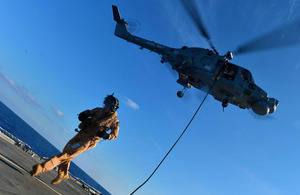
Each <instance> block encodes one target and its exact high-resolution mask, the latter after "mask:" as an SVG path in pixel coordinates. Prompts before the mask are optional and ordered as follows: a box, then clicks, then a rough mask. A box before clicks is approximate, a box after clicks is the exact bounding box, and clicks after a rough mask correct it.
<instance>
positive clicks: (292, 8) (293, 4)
mask: <svg viewBox="0 0 300 195" xmlns="http://www.w3.org/2000/svg"><path fill="white" fill-rule="evenodd" d="M296 6H297V0H291V1H290V8H289V17H288V19H290V18H291V16H292V15H293V14H294V12H295V8H296Z"/></svg>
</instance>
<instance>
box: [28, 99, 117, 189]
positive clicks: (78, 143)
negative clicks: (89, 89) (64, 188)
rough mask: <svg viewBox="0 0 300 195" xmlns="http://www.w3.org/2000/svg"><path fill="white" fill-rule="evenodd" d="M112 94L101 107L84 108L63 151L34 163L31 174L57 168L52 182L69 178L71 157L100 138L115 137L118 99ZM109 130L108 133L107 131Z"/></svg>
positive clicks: (91, 145)
mask: <svg viewBox="0 0 300 195" xmlns="http://www.w3.org/2000/svg"><path fill="white" fill-rule="evenodd" d="M113 95H114V94H112V95H108V96H107V97H106V98H105V99H104V101H103V104H104V107H103V108H98V107H97V108H94V109H92V110H85V111H83V112H81V113H80V114H79V115H78V119H79V120H80V121H81V123H80V124H79V126H78V127H79V129H80V131H78V130H77V129H76V130H77V132H78V133H77V135H75V136H74V137H73V138H72V139H71V140H70V141H69V142H68V143H67V144H66V146H65V148H64V149H63V152H62V153H61V154H59V155H57V156H54V157H52V158H51V159H49V160H47V161H45V162H43V163H41V164H37V165H34V166H33V167H32V170H31V171H30V174H31V176H36V175H38V174H41V173H45V172H47V171H50V170H52V169H54V168H55V167H56V166H58V165H59V164H60V166H59V168H58V174H57V177H56V178H55V179H53V180H52V182H51V183H52V184H58V183H60V182H61V181H63V180H67V179H69V174H68V169H69V166H70V163H71V161H72V159H73V158H74V157H75V156H77V155H78V154H80V153H82V152H84V151H86V150H88V149H91V148H94V147H95V146H96V145H97V143H98V141H99V140H101V139H105V140H113V139H116V138H117V136H118V132H119V120H118V118H117V112H116V111H117V109H118V108H119V100H118V99H117V98H116V97H114V96H113ZM109 130H111V131H110V133H108V132H109Z"/></svg>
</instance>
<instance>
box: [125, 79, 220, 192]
mask: <svg viewBox="0 0 300 195" xmlns="http://www.w3.org/2000/svg"><path fill="white" fill-rule="evenodd" d="M214 83H215V82H214ZM213 85H214V84H213ZM209 92H210V91H208V92H207V93H206V96H205V97H204V99H203V100H202V102H201V104H200V105H199V107H198V109H197V110H196V112H195V114H194V116H193V117H192V119H191V120H190V122H189V123H188V125H187V126H186V127H185V129H184V130H183V132H182V133H181V135H180V136H179V138H178V139H177V140H176V142H175V143H174V144H173V146H172V147H171V149H170V150H169V152H168V153H167V154H166V155H165V157H164V158H163V159H162V160H161V161H160V163H159V165H158V166H157V167H156V168H155V170H154V171H153V172H152V174H151V175H150V176H149V177H148V179H146V181H144V183H142V184H141V185H140V186H139V187H138V188H136V189H135V190H134V191H133V192H132V193H131V194H130V195H132V194H134V193H135V192H136V191H137V190H138V189H140V188H141V187H142V186H143V185H144V184H145V183H147V182H148V181H149V179H150V178H151V177H152V176H153V175H154V173H155V172H156V171H157V169H158V168H159V167H160V165H161V164H162V163H163V162H164V160H165V159H166V158H167V156H168V155H169V154H170V152H171V151H172V150H173V148H174V147H175V145H176V144H177V142H178V141H179V140H180V138H181V137H182V136H183V134H184V133H185V131H186V130H187V129H188V127H189V126H190V124H191V123H192V121H193V120H194V118H195V116H196V115H197V113H198V111H199V110H200V108H201V106H202V104H203V103H204V101H205V99H206V98H207V96H208V94H209Z"/></svg>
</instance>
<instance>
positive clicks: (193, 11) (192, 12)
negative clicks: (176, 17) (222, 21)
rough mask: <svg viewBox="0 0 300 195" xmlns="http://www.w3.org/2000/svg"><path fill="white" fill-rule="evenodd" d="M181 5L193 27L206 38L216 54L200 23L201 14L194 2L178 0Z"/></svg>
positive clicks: (191, 0)
mask: <svg viewBox="0 0 300 195" xmlns="http://www.w3.org/2000/svg"><path fill="white" fill-rule="evenodd" d="M180 2H181V3H182V5H183V7H184V8H185V11H186V12H187V14H188V15H189V16H190V18H191V19H192V21H193V22H194V23H195V25H196V26H197V28H198V31H199V32H200V33H201V34H202V36H204V37H205V38H206V40H207V41H208V43H209V45H210V47H211V48H212V49H213V50H214V51H215V53H217V54H218V51H217V50H216V48H215V47H214V45H213V43H212V41H211V38H210V36H209V34H208V32H207V30H206V29H205V27H204V23H203V22H202V18H201V14H200V11H199V9H198V8H197V4H196V3H195V1H194V0H180Z"/></svg>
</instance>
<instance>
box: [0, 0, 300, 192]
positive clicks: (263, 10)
mask: <svg viewBox="0 0 300 195" xmlns="http://www.w3.org/2000/svg"><path fill="white" fill-rule="evenodd" d="M197 2H198V5H199V8H200V10H201V13H202V18H203V20H204V23H205V26H206V27H207V29H208V31H209V33H210V35H211V37H212V39H213V42H214V44H215V46H216V48H217V49H218V51H219V52H220V53H222V54H223V53H226V52H227V51H228V50H234V49H235V48H236V47H237V46H238V45H239V44H242V43H245V42H247V41H249V40H251V39H252V38H255V37H256V36H259V35H261V34H263V33H265V32H268V31H269V30H272V29H275V28H276V27H278V26H281V25H283V24H285V23H290V22H292V21H294V20H295V19H297V18H299V17H300V16H299V14H298V13H299V11H300V2H299V0H289V1H279V0H272V1H271V0H263V1H258V0H256V1H251V2H250V1H237V0H233V1H227V2H225V1H221V0H211V1H197ZM112 4H115V5H117V6H118V7H119V9H120V12H121V16H122V17H124V18H125V19H134V20H137V21H138V22H139V23H140V24H141V30H140V31H139V32H138V33H137V34H136V35H137V36H140V37H143V38H146V39H148V40H153V41H156V42H158V43H161V44H164V45H167V46H170V47H176V48H180V47H182V46H183V45H187V46H197V47H204V48H208V44H207V43H206V41H205V40H204V38H202V37H201V36H200V35H199V34H198V32H197V31H196V29H195V27H194V25H193V23H192V22H191V21H190V20H189V18H188V16H187V15H186V13H185V12H184V11H183V9H182V7H181V4H179V2H178V1H171V0H164V1H158V0H153V1H137V0H128V1H126V2H125V1H117V0H114V1H97V0H89V1H79V0H72V1H71V0H65V1H55V0H54V1H53V0H52V1H47V0H45V1H43V2H41V1H38V0H27V1H10V0H2V1H1V2H0V24H1V26H0V43H1V44H0V100H1V101H2V102H4V103H5V104H6V105H8V106H9V107H10V108H11V109H12V110H14V111H15V112H16V113H17V114H18V115H19V116H21V117H22V118H23V119H24V120H25V121H26V122H28V123H29V124H30V125H31V126H32V127H33V128H35V129H36V130H37V131H38V132H39V133H40V134H42V135H43V136H44V137H45V138H46V139H48V140H49V141H50V142H51V143H52V144H54V145H55V146H56V147H57V148H59V149H60V150H61V149H62V148H63V147H64V145H65V143H66V142H67V141H68V140H69V139H70V138H71V137H72V136H74V135H75V132H74V128H76V127H77V125H78V120H77V114H78V113H80V112H81V111H82V110H85V109H92V108H94V107H97V106H102V101H103V98H104V97H105V96H106V95H107V94H111V93H112V92H115V95H116V96H117V97H118V98H119V99H120V109H119V111H118V113H119V120H120V135H119V138H118V139H117V140H113V141H104V142H101V143H100V144H99V145H98V146H97V147H96V148H94V149H92V150H90V151H87V152H86V153H84V154H82V155H80V156H78V157H76V158H75V159H74V161H75V163H76V164H77V165H79V166H80V167H81V168H83V169H84V170H85V171H86V172H87V173H88V174H90V175H91V176H92V177H93V178H94V179H95V180H96V181H98V182H99V183H100V184H101V185H102V186H104V187H105V188H106V189H107V190H108V191H110V192H111V193H112V194H121V195H122V194H130V192H132V191H133V190H134V189H135V188H136V187H137V186H139V185H140V184H141V183H142V182H143V181H144V180H145V179H146V178H147V177H148V176H149V175H150V174H151V172H152V171H153V169H154V168H155V167H156V165H157V164H158V163H159V162H160V160H161V159H162V158H163V156H164V155H165V153H166V152H167V151H168V150H169V148H170V147H171V146H172V144H173V143H174V142H175V140H176V139H177V137H178V136H179V135H180V133H181V132H182V130H183V129H184V128H185V126H186V124H187V123H188V122H189V120H190V118H191V117H192V116H193V114H194V112H195V111H196V109H197V107H198V105H199V104H200V102H201V101H202V98H204V96H205V93H204V92H201V91H198V90H196V89H193V88H192V89H190V90H188V91H187V92H186V94H185V97H184V98H183V99H179V98H177V96H176V92H177V91H178V90H181V89H182V87H181V86H180V85H178V84H177V83H176V78H175V77H174V76H173V75H172V74H171V73H170V72H169V70H168V68H167V67H166V66H165V65H164V64H163V65H162V64H161V63H160V58H159V56H158V55H156V54H155V53H153V52H149V51H147V50H139V49H138V46H136V45H133V44H130V43H127V42H126V41H124V40H121V39H119V38H117V37H115V36H114V35H113V32H114V25H115V23H114V21H113V19H112V10H111V5H112ZM274 41H276V40H274ZM299 51H300V46H292V47H286V48H280V49H272V50H268V51H261V52H254V53H249V54H245V55H241V56H236V57H234V59H233V61H232V63H234V64H237V65H240V66H243V67H245V68H247V69H249V70H250V71H251V72H252V75H253V76H254V79H255V81H256V83H257V84H258V85H259V86H260V87H262V88H263V89H264V90H265V91H266V92H267V93H268V94H269V96H270V97H275V98H276V99H278V100H279V106H278V109H277V111H276V112H275V113H274V114H272V115H270V116H267V117H256V116H254V115H253V114H252V111H251V110H250V111H248V110H241V109H239V108H237V107H235V106H233V105H229V106H228V108H227V109H226V110H225V112H222V107H221V104H220V102H217V101H215V100H214V99H213V98H212V97H211V96H209V97H208V98H207V100H206V102H205V104H204V105H203V107H202V109H201V110H200V112H199V114H198V115H197V117H196V119H195V120H194V121H193V123H192V124H191V126H190V128H189V129H188V131H187V132H186V134H185V135H184V136H183V137H182V139H181V141H180V142H179V143H178V145H177V146H176V147H175V149H174V150H173V151H172V153H171V154H170V155H169V157H168V158H167V159H166V160H165V162H164V164H163V165H162V166H161V167H160V168H159V169H158V171H157V172H156V174H155V175H154V176H153V177H152V179H151V180H150V181H149V182H148V183H147V184H146V185H145V186H144V187H142V188H141V189H140V190H139V191H138V192H137V193H136V194H155V195H166V194H172V195H174V194H205V195H207V194H209V195H227V194H228V195H232V194H236V195H240V194H243V195H253V194H255V195H281V194H282V195H287V194H291V195H292V194H293V195H294V194H297V193H299V191H300V187H299V180H300V174H299V173H300V168H299V164H300V158H299V155H298V154H299V149H300V142H299V139H300V114H299V112H298V110H299V109H300V104H299V97H300V94H299V84H300V77H299V73H300V59H299Z"/></svg>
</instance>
